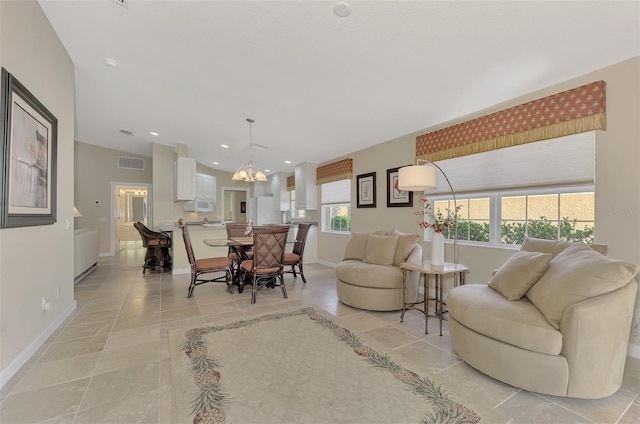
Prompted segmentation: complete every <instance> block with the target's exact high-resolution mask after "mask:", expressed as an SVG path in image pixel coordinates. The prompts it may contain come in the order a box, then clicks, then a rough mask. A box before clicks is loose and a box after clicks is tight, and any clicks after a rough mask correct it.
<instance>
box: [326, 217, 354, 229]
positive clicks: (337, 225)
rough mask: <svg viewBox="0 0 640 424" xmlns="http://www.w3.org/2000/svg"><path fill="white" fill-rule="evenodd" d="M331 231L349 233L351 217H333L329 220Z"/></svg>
mask: <svg viewBox="0 0 640 424" xmlns="http://www.w3.org/2000/svg"><path fill="white" fill-rule="evenodd" d="M329 228H330V229H331V231H343V232H350V231H351V217H350V216H344V215H342V216H334V217H332V218H331V222H330V225H329Z"/></svg>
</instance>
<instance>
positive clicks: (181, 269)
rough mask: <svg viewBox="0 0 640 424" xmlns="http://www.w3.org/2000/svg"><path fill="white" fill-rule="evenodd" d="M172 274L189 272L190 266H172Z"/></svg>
mask: <svg viewBox="0 0 640 424" xmlns="http://www.w3.org/2000/svg"><path fill="white" fill-rule="evenodd" d="M171 274H172V275H178V274H191V268H173V270H172V271H171Z"/></svg>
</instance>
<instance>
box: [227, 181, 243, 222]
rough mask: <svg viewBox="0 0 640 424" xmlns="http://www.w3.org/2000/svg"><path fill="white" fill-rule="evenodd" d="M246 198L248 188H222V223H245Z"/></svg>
mask: <svg viewBox="0 0 640 424" xmlns="http://www.w3.org/2000/svg"><path fill="white" fill-rule="evenodd" d="M247 197H249V189H248V188H236V187H222V202H221V205H220V208H221V209H220V210H221V211H222V222H247V221H248V220H249V219H248V218H247V216H248V215H247ZM243 203H244V208H243Z"/></svg>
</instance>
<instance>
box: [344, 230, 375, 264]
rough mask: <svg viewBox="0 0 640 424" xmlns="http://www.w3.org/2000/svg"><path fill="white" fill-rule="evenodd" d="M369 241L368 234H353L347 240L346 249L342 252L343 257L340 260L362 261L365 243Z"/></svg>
mask: <svg viewBox="0 0 640 424" xmlns="http://www.w3.org/2000/svg"><path fill="white" fill-rule="evenodd" d="M368 240H369V234H367V233H353V234H351V238H350V239H349V243H348V244H347V247H346V249H345V250H344V256H343V258H342V259H344V260H347V259H355V260H358V261H361V260H362V257H363V256H364V249H365V248H366V247H367V241H368Z"/></svg>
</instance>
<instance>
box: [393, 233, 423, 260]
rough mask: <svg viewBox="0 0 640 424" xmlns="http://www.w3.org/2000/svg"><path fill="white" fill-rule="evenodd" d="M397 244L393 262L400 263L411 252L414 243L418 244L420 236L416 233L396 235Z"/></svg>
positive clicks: (414, 245)
mask: <svg viewBox="0 0 640 424" xmlns="http://www.w3.org/2000/svg"><path fill="white" fill-rule="evenodd" d="M397 237H398V245H397V246H396V254H395V256H394V257H393V264H394V265H400V264H401V263H403V262H406V261H407V258H408V257H409V255H410V254H411V251H412V250H413V248H414V247H416V244H418V240H419V239H420V236H419V235H417V234H403V235H398V236H397Z"/></svg>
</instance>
